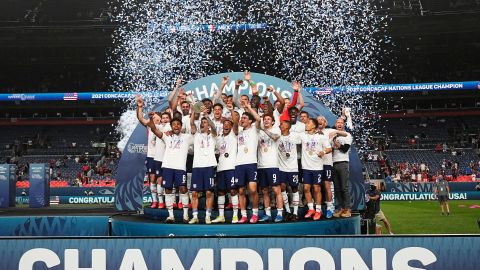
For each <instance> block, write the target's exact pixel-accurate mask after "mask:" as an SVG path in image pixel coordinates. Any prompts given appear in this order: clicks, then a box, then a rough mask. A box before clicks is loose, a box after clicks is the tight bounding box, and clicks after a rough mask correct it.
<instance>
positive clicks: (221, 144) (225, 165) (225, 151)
mask: <svg viewBox="0 0 480 270" xmlns="http://www.w3.org/2000/svg"><path fill="white" fill-rule="evenodd" d="M217 149H218V154H219V155H220V156H219V158H218V167H217V172H221V171H227V170H233V169H235V160H236V158H237V135H235V133H234V132H233V130H232V131H230V133H229V134H228V135H227V136H224V135H223V133H222V135H220V136H217Z"/></svg>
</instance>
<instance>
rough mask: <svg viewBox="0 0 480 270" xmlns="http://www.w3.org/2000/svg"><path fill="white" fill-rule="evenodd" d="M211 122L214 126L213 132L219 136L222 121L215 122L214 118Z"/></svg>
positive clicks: (221, 131) (221, 129)
mask: <svg viewBox="0 0 480 270" xmlns="http://www.w3.org/2000/svg"><path fill="white" fill-rule="evenodd" d="M212 122H213V124H214V125H215V131H216V132H217V135H220V134H222V133H223V122H222V120H219V121H216V120H215V118H212Z"/></svg>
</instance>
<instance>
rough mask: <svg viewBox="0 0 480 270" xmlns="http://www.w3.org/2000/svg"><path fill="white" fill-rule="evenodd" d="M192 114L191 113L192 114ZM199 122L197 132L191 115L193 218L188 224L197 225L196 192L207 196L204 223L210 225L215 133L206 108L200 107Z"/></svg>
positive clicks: (215, 162) (213, 184) (214, 164)
mask: <svg viewBox="0 0 480 270" xmlns="http://www.w3.org/2000/svg"><path fill="white" fill-rule="evenodd" d="M192 114H193V112H192ZM201 116H202V117H201V120H200V121H201V122H200V130H199V131H197V127H196V125H195V120H194V117H193V115H192V116H191V118H190V128H191V130H192V134H194V143H193V151H194V155H193V169H192V186H191V191H192V209H193V218H192V219H191V220H190V222H189V224H195V223H198V222H199V220H198V192H199V191H202V192H203V191H205V192H206V195H207V203H206V204H207V205H206V206H207V207H206V208H207V211H206V217H205V223H206V224H211V223H212V221H211V218H210V217H211V214H212V207H213V188H214V186H215V183H214V176H215V166H217V160H216V158H215V137H216V136H217V131H216V128H215V124H214V123H213V122H212V120H210V118H209V117H208V112H207V108H206V107H202V115H201Z"/></svg>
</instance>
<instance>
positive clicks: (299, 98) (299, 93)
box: [297, 91, 305, 111]
mask: <svg viewBox="0 0 480 270" xmlns="http://www.w3.org/2000/svg"><path fill="white" fill-rule="evenodd" d="M303 106H305V102H304V101H303V96H302V92H301V91H298V106H297V108H298V110H299V111H301V110H302V109H303Z"/></svg>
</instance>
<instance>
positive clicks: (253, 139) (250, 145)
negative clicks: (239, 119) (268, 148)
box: [235, 125, 258, 165]
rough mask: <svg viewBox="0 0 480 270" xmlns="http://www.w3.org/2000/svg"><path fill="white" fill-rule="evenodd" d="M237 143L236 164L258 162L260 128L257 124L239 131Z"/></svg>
mask: <svg viewBox="0 0 480 270" xmlns="http://www.w3.org/2000/svg"><path fill="white" fill-rule="evenodd" d="M237 144H238V151H237V159H236V162H235V164H236V165H243V164H252V163H257V146H258V129H257V127H256V126H255V125H252V126H251V127H250V128H248V129H246V130H245V129H242V130H241V131H239V133H238V137H237Z"/></svg>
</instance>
